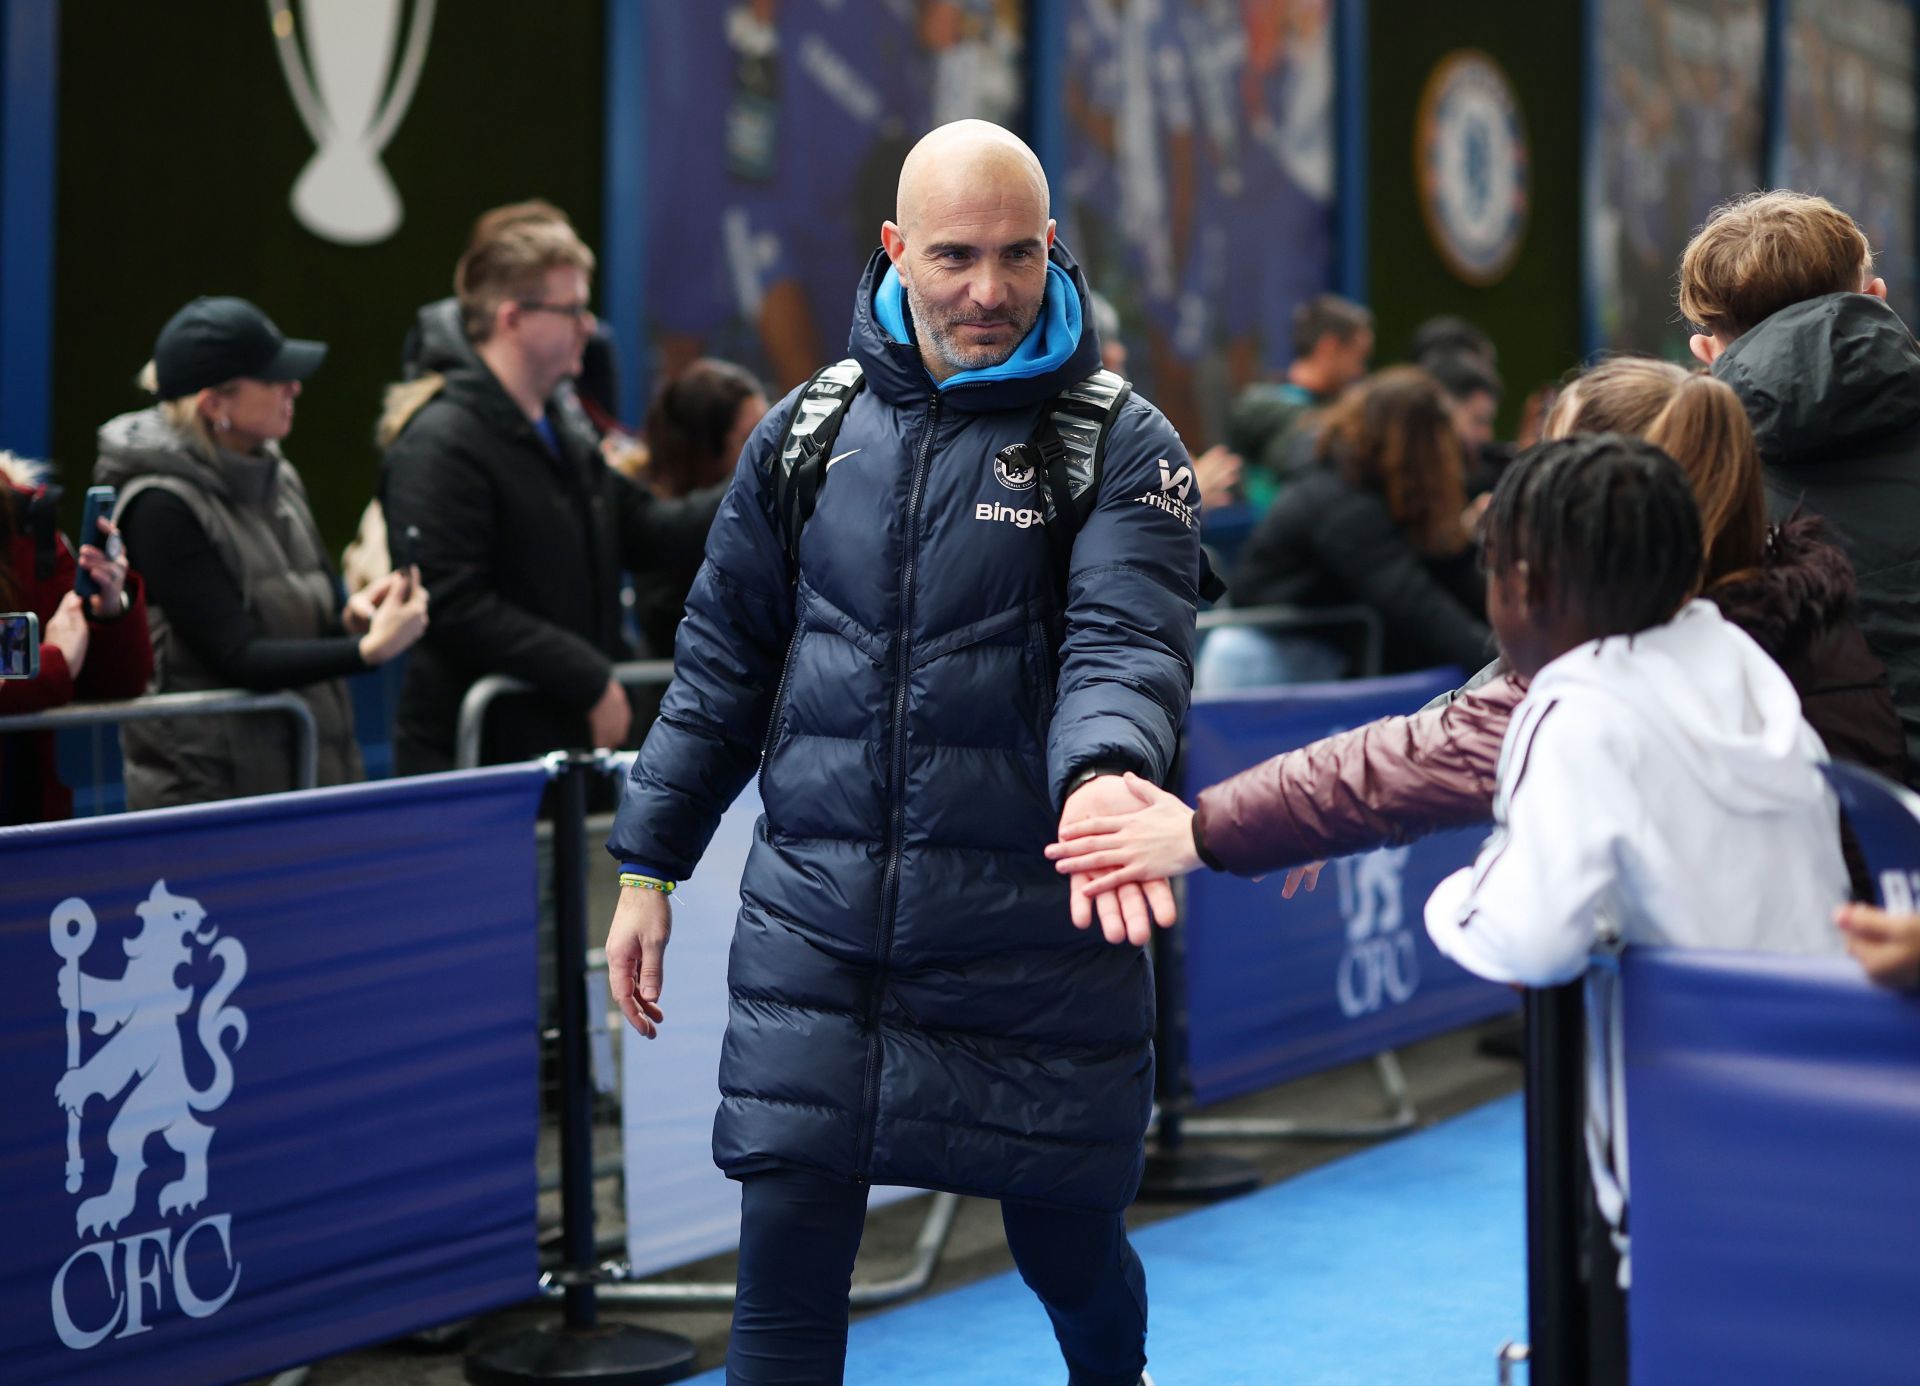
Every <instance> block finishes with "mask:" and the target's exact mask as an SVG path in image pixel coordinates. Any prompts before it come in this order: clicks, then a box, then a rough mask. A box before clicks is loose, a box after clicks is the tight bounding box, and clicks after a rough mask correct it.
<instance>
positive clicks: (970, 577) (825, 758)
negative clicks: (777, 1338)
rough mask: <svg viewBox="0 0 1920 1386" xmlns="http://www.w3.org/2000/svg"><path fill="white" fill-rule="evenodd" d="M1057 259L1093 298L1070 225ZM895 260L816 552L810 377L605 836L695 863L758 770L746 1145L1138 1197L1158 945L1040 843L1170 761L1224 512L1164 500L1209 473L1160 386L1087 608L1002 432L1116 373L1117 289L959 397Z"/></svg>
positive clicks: (727, 1061)
mask: <svg viewBox="0 0 1920 1386" xmlns="http://www.w3.org/2000/svg"><path fill="white" fill-rule="evenodd" d="M1054 262H1055V263H1056V264H1057V265H1059V266H1061V267H1062V268H1063V269H1065V270H1067V271H1068V272H1069V273H1070V275H1071V283H1072V284H1073V286H1074V288H1075V290H1076V291H1077V292H1078V293H1079V294H1080V295H1081V297H1082V299H1083V300H1084V296H1085V293H1086V286H1085V283H1084V281H1083V280H1082V279H1081V277H1080V274H1079V271H1078V270H1077V269H1074V268H1073V266H1072V262H1071V260H1070V259H1068V258H1067V257H1066V255H1065V252H1064V251H1063V250H1061V249H1059V248H1058V247H1056V249H1055V251H1054ZM886 268H887V265H886V259H885V257H884V256H882V255H876V256H875V258H874V260H873V262H872V264H871V265H870V266H869V267H868V271H867V274H866V277H865V278H864V280H863V282H862V284H861V288H860V293H859V298H858V301H857V306H856V309H855V316H854V326H853V334H852V350H853V354H854V355H855V356H856V357H857V358H858V359H859V361H860V363H861V365H862V367H863V368H864V371H865V374H866V380H867V388H866V389H865V390H864V391H863V392H862V393H861V394H860V395H859V396H858V397H857V398H856V399H855V401H854V403H853V404H852V406H851V407H850V408H849V410H848V412H847V415H846V418H845V421H844V423H843V425H842V427H841V430H840V435H839V438H838V441H837V442H836V443H835V445H834V449H833V451H834V454H835V455H836V456H837V457H838V458H839V459H840V460H839V461H837V462H836V463H835V464H834V465H833V467H832V469H831V473H830V475H829V476H828V478H827V481H826V484H825V485H824V486H823V487H822V489H821V492H820V498H819V505H818V508H817V510H816V511H815V513H814V515H813V517H812V519H811V520H810V521H809V522H808V524H807V526H806V528H805V530H804V532H803V535H802V539H801V545H800V560H799V573H798V576H797V578H796V577H795V575H794V574H793V573H792V572H791V571H790V565H789V562H788V559H787V556H786V553H785V549H784V547H783V542H782V539H781V536H780V534H779V533H778V531H777V529H776V525H775V521H774V518H773V506H772V503H771V488H770V480H769V477H770V468H771V466H772V464H773V458H772V453H773V451H774V450H775V448H776V447H777V446H778V443H779V440H780V437H781V434H782V430H783V428H784V426H785V423H786V419H787V416H788V414H789V412H790V411H791V409H792V408H793V406H794V403H795V399H796V397H797V393H798V392H796V393H795V394H794V395H789V396H788V397H787V399H786V400H784V401H783V402H782V403H781V404H780V405H779V406H777V407H776V408H775V409H774V410H773V411H772V412H771V413H770V414H768V416H767V418H766V419H765V420H764V421H763V422H762V423H761V425H760V427H759V429H758V430H757V431H756V432H755V433H754V435H753V437H752V438H751V439H750V440H749V441H748V443H747V446H746V449H745V451H744V453H743V455H742V457H741V460H740V465H739V469H738V471H737V473H736V474H735V477H734V480H733V485H732V489H731V491H730V492H729V493H728V495H727V498H726V500H725V502H724V503H723V504H722V506H721V509H720V514H719V517H718V518H717V519H716V520H715V522H714V526H713V530H712V533H711V536H710V537H709V539H708V543H707V555H706V563H705V566H704V567H703V568H702V569H701V572H700V576H699V578H698V579H697V580H696V582H695V584H694V587H693V592H692V595H691V596H690V598H689V600H688V606H687V616H686V620H685V621H684V622H683V623H682V625H681V627H680V631H679V636H678V641H677V644H676V647H675V661H676V671H675V672H676V677H675V680H674V683H673V685H672V687H671V688H670V689H669V690H668V691H667V694H666V698H665V701H664V703H663V705H662V708H661V712H660V718H659V720H658V722H656V723H655V725H654V727H653V730H652V732H651V734H650V735H649V736H648V738H647V742H646V746H645V748H644V750H643V751H642V752H641V755H640V758H639V760H638V761H637V762H636V764H635V766H634V770H633V775H632V780H631V783H630V784H629V785H628V787H627V793H626V799H625V803H624V805H623V807H622V808H621V810H620V815H619V818H618V821H617V823H616V825H615V828H614V833H613V837H612V839H611V841H610V843H609V850H610V851H611V852H612V853H613V854H614V855H615V856H616V857H619V858H620V859H622V860H624V861H632V862H642V863H645V864H647V865H649V866H651V867H654V868H656V869H658V870H662V871H666V872H670V873H672V874H673V875H675V876H678V877H685V876H687V875H689V874H691V872H692V871H693V867H694V864H695V862H696V861H697V860H698V859H699V857H700V854H701V852H702V851H703V850H704V849H705V847H706V845H707V841H708V839H709V838H710V837H711V836H712V833H713V830H714V827H715V825H716V823H717V822H718V820H719V817H720V814H721V813H722V812H723V811H724V809H725V808H726V806H727V804H728V803H729V802H730V801H731V800H732V799H733V797H734V796H735V795H736V794H738V793H739V792H740V790H741V788H742V787H743V786H744V785H745V784H746V782H747V781H748V779H749V778H751V776H752V775H753V773H754V772H755V770H756V769H758V770H759V772H760V793H761V797H762V799H763V801H764V803H765V806H766V813H765V816H764V817H763V818H762V819H761V820H760V823H759V826H758V830H757V833H756V837H755V841H754V845H753V849H752V852H751V854H750V856H749V858H748V862H747V867H746V872H745V876H744V878H743V880H742V882H741V908H740V915H739V921H738V924H737V926H736V930H735V937H734V944H733V952H732V958H731V964H730V968H729V976H728V987H729V992H730V1014H729V1022H728V1026H727V1036H726V1043H725V1047H724V1050H723V1053H722V1058H721V1068H720V1088H721V1093H722V1098H721V1104H720V1111H719V1115H718V1117H717V1119H716V1121H715V1125H714V1159H715V1161H716V1163H718V1164H719V1166H720V1167H721V1168H722V1169H723V1170H725V1171H726V1172H727V1173H729V1174H731V1175H736V1176H738V1175H741V1174H747V1173H751V1172H753V1171H756V1170H760V1169H766V1168H769V1167H774V1166H782V1167H801V1168H806V1169H811V1170H816V1171H821V1172H824V1173H826V1174H828V1175H831V1176H836V1177H839V1178H845V1179H852V1180H861V1181H866V1182H870V1183H877V1184H905V1185H913V1186H918V1187H923V1188H934V1189H949V1190H953V1191H956V1192H960V1193H968V1194H977V1195H982V1196H987V1197H1012V1198H1019V1199H1028V1200H1036V1201H1041V1202H1047V1203H1055V1204H1063V1205H1068V1206H1074V1207H1081V1208H1097V1209H1117V1208H1120V1207H1122V1206H1124V1205H1125V1204H1126V1203H1127V1202H1128V1201H1129V1200H1131V1198H1132V1197H1133V1194H1134V1190H1135V1187H1136V1185H1137V1184H1138V1181H1139V1177H1140V1167H1141V1158H1142V1156H1141V1149H1142V1147H1141V1140H1142V1136H1143V1133H1144V1131H1145V1128H1146V1122H1147V1113H1148V1105H1149V1102H1150V1100H1151V1092H1152V1080H1153V1043H1152V1036H1153V987H1152V978H1151V972H1150V967H1149V963H1148V960H1147V957H1146V955H1145V954H1144V953H1143V952H1142V950H1140V949H1138V948H1134V947H1131V946H1119V947H1116V946H1114V945H1112V944H1109V943H1107V942H1106V941H1105V940H1104V939H1103V938H1102V937H1101V935H1100V933H1099V931H1098V930H1097V929H1094V930H1090V931H1086V932H1082V931H1080V930H1077V929H1075V928H1074V927H1073V925H1072V923H1071V921H1070V920H1069V918H1068V913H1067V888H1066V885H1065V881H1064V878H1062V877H1060V876H1059V875H1057V874H1056V873H1055V871H1054V870H1053V867H1052V865H1051V863H1049V862H1048V861H1047V860H1046V858H1045V857H1044V856H1043V855H1042V848H1043V847H1044V846H1045V844H1046V843H1048V842H1049V841H1051V840H1052V839H1053V837H1054V835H1055V829H1056V826H1057V823H1058V818H1059V806H1060V801H1061V798H1062V794H1063V792H1064V789H1065V786H1066V784H1067V783H1068V781H1069V780H1070V779H1071V778H1072V777H1073V776H1074V775H1075V774H1076V773H1077V772H1079V771H1080V770H1082V769H1085V768H1088V767H1092V766H1103V767H1116V768H1121V767H1124V768H1131V769H1134V770H1137V771H1138V772H1139V773H1141V774H1143V775H1145V776H1147V777H1149V778H1152V779H1155V780H1159V779H1162V778H1164V777H1165V775H1166V774H1167V771H1168V768H1169V765H1170V762H1171V760H1172V758H1173V753H1174V745H1175V738H1176V734H1177V731H1178V728H1179V726H1180V722H1181V720H1182V718H1183V717H1184V716H1185V713H1186V706H1187V695H1188V690H1189V687H1190V684H1191V674H1192V656H1193V644H1194V600H1195V588H1196V585H1197V577H1198V572H1199V536H1198V533H1197V532H1196V530H1195V529H1194V527H1193V524H1192V519H1193V517H1192V516H1191V515H1188V514H1184V513H1183V512H1182V508H1181V507H1180V506H1179V505H1167V504H1164V503H1163V500H1164V499H1172V498H1176V497H1182V496H1184V499H1185V500H1186V501H1187V502H1189V503H1190V504H1191V505H1192V506H1193V507H1194V508H1195V509H1196V510H1197V507H1198V505H1199V497H1198V496H1197V495H1195V494H1192V493H1191V491H1190V483H1188V482H1186V481H1185V480H1184V479H1183V478H1182V475H1181V473H1182V469H1183V468H1184V467H1185V466H1186V463H1187V458H1186V454H1185V452H1184V450H1183V449H1182V447H1181V444H1180V440H1179V438H1178V437H1177V436H1176V435H1175V433H1174V431H1173V429H1172V428H1171V427H1170V426H1169V425H1168V423H1167V421H1166V420H1165V419H1164V418H1163V417H1162V416H1161V414H1160V413H1159V411H1158V410H1156V409H1154V408H1153V406H1152V405H1150V404H1148V403H1147V402H1146V401H1144V400H1142V399H1140V398H1139V397H1138V396H1135V397H1133V398H1132V399H1131V400H1129V401H1128V402H1127V404H1125V405H1124V406H1123V408H1122V411H1121V413H1120V415H1119V417H1118V418H1117V419H1116V420H1115V422H1114V424H1113V426H1112V428H1111V431H1110V433H1109V442H1108V445H1107V452H1106V462H1105V470H1104V476H1103V480H1102V482H1101V486H1100V491H1099V496H1098V501H1097V504H1096V506H1095V508H1094V509H1093V511H1092V512H1091V514H1089V516H1088V517H1087V519H1086V521H1085V523H1084V524H1083V525H1082V527H1081V530H1080V533H1079V535H1078V538H1077V540H1076V542H1075V545H1074V550H1073V561H1072V566H1071V572H1070V576H1069V581H1068V588H1067V592H1066V594H1065V603H1064V605H1065V610H1064V611H1062V610H1060V607H1061V605H1062V602H1061V598H1060V596H1059V594H1058V593H1057V592H1056V582H1057V580H1056V577H1055V574H1054V568H1053V560H1052V555H1051V550H1050V548H1049V545H1048V541H1047V536H1046V531H1045V528H1044V526H1043V525H1042V524H1040V523H1036V522H1035V521H1036V519H1037V515H1038V512H1039V510H1040V506H1041V501H1040V499H1039V493H1038V492H1037V491H1034V490H1030V489H1029V490H1022V491H1016V490H1013V489H1010V488H1009V486H1007V485H1006V484H1004V483H1003V482H1002V481H1001V480H1000V479H998V478H997V477H996V474H995V468H994V454H995V453H996V452H997V451H998V450H1000V449H1001V448H1003V447H1006V446H1007V445H1009V444H1012V443H1020V442H1024V441H1026V440H1027V439H1028V438H1029V437H1030V436H1031V434H1032V432H1033V429H1034V426H1035V423H1036V421H1037V420H1038V418H1039V415H1040V413H1041V410H1042V408H1043V407H1044V406H1045V405H1046V404H1047V403H1048V402H1049V401H1050V400H1051V399H1052V398H1053V397H1054V396H1055V395H1056V394H1057V393H1059V391H1060V390H1061V389H1063V388H1064V387H1066V386H1067V385H1070V384H1072V383H1074V382H1076V381H1078V380H1081V379H1084V378H1085V377H1086V376H1088V375H1090V374H1091V373H1092V372H1093V371H1094V370H1095V369H1096V368H1097V367H1098V364H1099V348H1098V342H1097V341H1096V339H1095V335H1094V331H1093V328H1092V326H1091V321H1092V318H1091V314H1090V313H1085V312H1083V313H1082V314H1081V315H1080V318H1081V321H1082V322H1083V323H1085V324H1087V325H1086V326H1085V327H1084V328H1083V330H1082V335H1081V336H1080V338H1079V340H1078V342H1077V343H1070V344H1069V347H1070V350H1067V351H1063V352H1061V353H1058V354H1059V356H1060V358H1061V359H1060V360H1059V361H1058V363H1057V364H1055V365H1054V367H1053V368H1052V369H1051V370H1050V371H1048V372H1047V373H1046V374H1043V375H1039V376H1036V377H1033V378H1030V379H1021V380H1007V379H998V380H971V381H969V380H965V379H958V378H957V379H956V380H955V381H949V382H948V387H947V388H946V389H944V390H939V391H936V390H935V388H934V386H933V384H932V382H931V380H930V378H929V377H928V375H927V373H926V371H925V369H924V368H923V366H922V365H921V361H920V356H919V351H918V348H917V347H915V346H914V345H912V344H911V343H901V342H896V341H894V340H893V339H892V338H891V337H889V336H888V335H887V333H886V332H885V330H884V329H883V328H882V327H880V325H879V323H878V322H877V321H876V317H875V308H874V295H875V293H876V291H877V289H878V287H879V284H880V280H881V278H882V276H883V274H884V271H885V270H886ZM1064 282H1066V281H1065V280H1063V279H1062V277H1061V276H1058V275H1055V276H1053V279H1052V284H1051V285H1050V288H1049V292H1050V293H1052V292H1056V291H1058V288H1059V286H1060V285H1061V284H1063V283H1064ZM1083 306H1084V304H1083ZM1016 479H1018V478H1016Z"/></svg>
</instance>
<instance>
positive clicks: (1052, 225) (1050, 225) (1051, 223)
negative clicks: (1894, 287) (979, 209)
mask: <svg viewBox="0 0 1920 1386" xmlns="http://www.w3.org/2000/svg"><path fill="white" fill-rule="evenodd" d="M1059 225H1060V223H1059V222H1057V221H1055V220H1054V219H1053V218H1052V217H1048V218H1047V249H1048V250H1052V249H1053V233H1054V231H1055V230H1056V229H1058V227H1059ZM1881 296H1882V297H1883V298H1884V297H1885V295H1884V294H1883V295H1881Z"/></svg>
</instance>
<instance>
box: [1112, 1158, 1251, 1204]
mask: <svg viewBox="0 0 1920 1386" xmlns="http://www.w3.org/2000/svg"><path fill="white" fill-rule="evenodd" d="M1259 1187H1260V1171H1259V1170H1258V1169H1257V1168H1255V1166H1254V1164H1253V1162H1252V1161H1251V1160H1242V1159H1239V1158H1237V1157H1236V1156H1233V1155H1222V1154H1219V1153H1218V1152H1217V1151H1212V1150H1192V1149H1189V1148H1188V1147H1186V1146H1181V1147H1180V1148H1178V1149H1176V1150H1149V1151H1148V1152H1147V1172H1146V1174H1145V1175H1143V1176H1142V1177H1141V1180H1140V1192H1139V1193H1137V1194H1135V1195H1134V1202H1136V1203H1212V1202H1215V1201H1217V1200H1219V1199H1223V1198H1238V1197H1240V1195H1241V1194H1248V1193H1252V1192H1253V1191H1254V1190H1255V1189H1257V1188H1259Z"/></svg>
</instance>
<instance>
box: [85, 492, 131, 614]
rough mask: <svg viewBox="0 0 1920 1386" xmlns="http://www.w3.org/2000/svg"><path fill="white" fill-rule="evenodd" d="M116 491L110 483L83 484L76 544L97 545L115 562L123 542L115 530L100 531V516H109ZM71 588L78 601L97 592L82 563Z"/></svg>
mask: <svg viewBox="0 0 1920 1386" xmlns="http://www.w3.org/2000/svg"><path fill="white" fill-rule="evenodd" d="M117 499H118V493H117V492H116V491H115V490H114V488H113V487H111V486H89V487H88V488H87V504H86V509H85V510H83V511H82V512H81V515H80V545H81V547H86V546H88V545H91V546H92V547H94V548H96V549H99V550H100V551H101V552H102V553H104V554H105V555H106V556H107V558H108V559H109V560H110V561H112V562H118V561H119V559H120V556H121V555H122V554H123V553H125V552H126V545H125V544H124V543H122V542H121V539H120V536H119V535H118V534H117V533H103V532H102V530H101V528H100V522H101V521H102V520H110V519H112V517H113V506H114V502H115V501H116V500H117ZM73 590H74V593H75V595H77V596H78V597H79V598H80V600H81V601H83V602H87V601H90V599H91V598H93V597H95V596H97V595H98V594H99V593H100V590H101V588H100V584H99V582H98V581H96V580H95V578H94V575H93V574H92V573H91V572H89V571H88V570H87V568H86V565H84V564H82V565H81V566H80V568H79V569H78V570H77V571H76V572H75V573H74V575H73Z"/></svg>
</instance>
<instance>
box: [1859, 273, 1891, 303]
mask: <svg viewBox="0 0 1920 1386" xmlns="http://www.w3.org/2000/svg"><path fill="white" fill-rule="evenodd" d="M1860 292H1861V293H1863V294H1872V295H1873V296H1874V297H1875V298H1877V299H1879V300H1880V301H1881V302H1882V303H1885V302H1886V301H1887V281H1886V280H1884V279H1870V280H1868V281H1867V287H1866V288H1864V289H1862V290H1861V291H1860Z"/></svg>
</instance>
